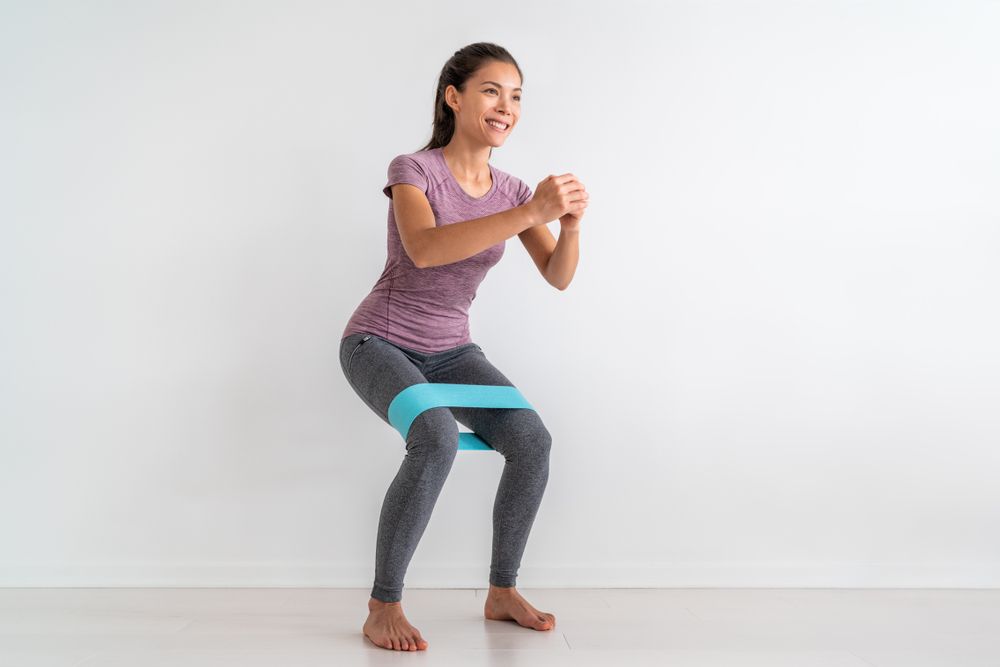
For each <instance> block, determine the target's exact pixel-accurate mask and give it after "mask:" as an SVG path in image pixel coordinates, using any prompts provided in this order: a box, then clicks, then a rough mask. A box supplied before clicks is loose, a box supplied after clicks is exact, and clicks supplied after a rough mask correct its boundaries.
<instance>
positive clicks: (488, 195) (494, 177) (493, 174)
mask: <svg viewBox="0 0 1000 667" xmlns="http://www.w3.org/2000/svg"><path fill="white" fill-rule="evenodd" d="M434 150H435V151H436V152H437V155H438V159H440V160H441V166H442V167H444V170H445V171H446V172H448V179H449V180H450V181H451V183H452V184H453V185H454V186H455V187H456V188H457V189H458V191H459V192H460V193H461V194H462V196H463V197H465V199H466V200H467V201H470V202H473V203H475V204H480V203H482V202H485V201H487V200H489V199H492V198H493V195H494V194H495V193H496V191H497V181H498V180H499V179H498V178H497V170H496V169H494V168H493V165H492V164H490V163H487V166H488V167H489V168H490V179H491V180H492V181H493V183H492V185H491V186H490V189H489V190H488V191H487V192H486V194H484V195H483V196H482V197H473V196H472V195H470V194H469V193H468V192H466V191H465V189H464V188H463V187H462V186H461V184H460V183H459V182H458V179H457V178H455V174H453V173H451V168H450V167H449V166H448V163H447V162H446V161H445V159H444V147H443V146H439V147H437V148H435V149H434Z"/></svg>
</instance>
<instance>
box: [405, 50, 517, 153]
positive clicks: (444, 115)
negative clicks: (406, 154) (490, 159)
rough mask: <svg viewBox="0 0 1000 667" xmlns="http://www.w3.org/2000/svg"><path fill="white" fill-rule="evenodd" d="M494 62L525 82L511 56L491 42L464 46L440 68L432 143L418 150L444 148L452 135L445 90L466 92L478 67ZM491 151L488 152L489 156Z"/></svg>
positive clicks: (451, 123) (452, 119) (452, 130)
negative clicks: (513, 70)
mask: <svg viewBox="0 0 1000 667" xmlns="http://www.w3.org/2000/svg"><path fill="white" fill-rule="evenodd" d="M493 60H497V61H499V62H502V63H509V64H511V65H513V66H514V67H516V68H517V74H518V76H520V77H521V81H524V74H523V73H522V72H521V67H520V66H519V65H518V64H517V61H516V60H514V56H512V55H510V52H509V51H507V49H505V48H503V47H502V46H499V45H497V44H493V43H491V42H476V43H475V44H469V45H468V46H463V47H462V48H461V49H459V50H458V51H455V55H453V56H452V57H451V58H449V59H448V62H446V63H445V64H444V67H442V68H441V76H440V77H438V84H437V96H436V97H435V99H434V131H433V133H432V134H431V140H430V141H428V142H427V144H426V145H425V146H424V147H423V148H421V149H420V150H422V151H426V150H430V149H432V148H441V147H442V146H447V145H448V142H449V141H451V137H452V135H454V134H455V112H454V111H452V110H451V107H450V106H448V104H447V103H446V102H445V99H444V91H445V89H446V88H447V87H448V86H455V88H457V89H458V90H459V91H461V92H465V83H466V81H468V80H469V77H471V76H472V75H473V74H474V73H475V72H476V71H477V70H478V69H479V68H480V67H482V66H483V65H486V64H487V63H489V62H490V61H493ZM492 154H493V149H492V148H491V149H490V155H492Z"/></svg>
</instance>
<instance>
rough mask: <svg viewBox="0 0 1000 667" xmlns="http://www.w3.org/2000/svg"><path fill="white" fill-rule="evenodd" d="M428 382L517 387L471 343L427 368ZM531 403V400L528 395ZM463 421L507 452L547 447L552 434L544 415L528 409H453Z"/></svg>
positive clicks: (503, 451) (456, 415)
mask: <svg viewBox="0 0 1000 667" xmlns="http://www.w3.org/2000/svg"><path fill="white" fill-rule="evenodd" d="M424 371H425V373H426V376H427V381H428V382H445V383H451V384H481V385H502V386H507V387H513V386H515V385H514V383H513V382H511V381H510V380H509V379H508V378H507V376H506V375H504V374H503V373H502V372H501V371H500V370H499V369H498V368H497V367H496V366H494V365H493V364H492V363H491V362H490V360H489V359H487V358H486V354H485V353H484V352H483V351H482V349H481V348H479V347H478V346H472V347H469V348H467V349H466V350H464V351H463V352H462V353H461V354H459V355H457V356H455V357H453V358H451V359H448V360H447V362H445V363H443V364H440V365H435V366H434V367H432V368H425V369H424ZM525 398H526V399H528V402H529V403H530V402H531V399H530V398H528V397H527V396H525ZM451 412H452V414H453V415H454V416H455V419H457V420H458V421H459V422H460V423H461V424H463V425H464V426H466V427H467V428H470V429H472V431H473V432H475V433H476V435H478V436H479V437H480V438H482V439H483V440H484V441H485V442H486V443H487V444H489V445H490V446H491V447H493V448H494V449H496V450H497V451H498V452H500V453H501V454H504V455H508V454H513V453H515V450H516V449H517V448H519V447H522V446H538V447H544V448H547V447H548V446H549V444H550V440H551V438H550V436H549V433H548V430H547V429H546V427H545V424H544V423H543V422H542V419H541V417H540V416H539V415H538V413H537V412H536V411H535V410H532V409H529V408H462V407H453V408H451Z"/></svg>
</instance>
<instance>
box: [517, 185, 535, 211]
mask: <svg viewBox="0 0 1000 667" xmlns="http://www.w3.org/2000/svg"><path fill="white" fill-rule="evenodd" d="M534 196H535V194H534V193H533V192H532V191H531V188H530V187H528V184H527V183H525V182H524V181H522V180H521V179H517V205H518V206H522V205H524V204H527V203H528V202H529V201H531V198H532V197H534Z"/></svg>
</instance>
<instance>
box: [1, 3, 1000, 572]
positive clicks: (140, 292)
mask: <svg viewBox="0 0 1000 667" xmlns="http://www.w3.org/2000/svg"><path fill="white" fill-rule="evenodd" d="M624 6H625V7H626V9H625V10H623V9H622V8H621V7H622V5H621V3H615V6H612V4H611V3H605V4H603V5H579V4H578V3H572V2H558V3H555V2H553V3H545V4H541V5H535V6H530V7H529V4H528V3H526V2H508V3H504V6H503V10H502V11H496V9H495V8H493V7H492V6H490V5H488V4H477V3H471V4H470V3H466V2H457V1H451V2H441V3H436V4H435V5H434V6H433V7H428V6H427V5H425V4H419V3H417V4H414V3H403V2H399V3H395V4H393V5H388V6H387V5H386V4H385V3H368V4H365V3H340V4H338V5H334V4H330V3H322V2H297V3H263V2H257V3H235V2H233V3H222V2H218V3H196V2H187V3H178V2H144V3H137V4H130V3H124V2H122V3H110V2H90V3H87V4H82V3H74V2H51V3H45V4H42V3H27V2H5V3H3V5H2V16H0V56H2V57H0V91H2V93H0V95H2V103H0V153H2V158H0V220H2V227H0V234H2V235H0V308H2V310H0V318H2V326H0V364H2V370H0V393H2V396H0V399H2V400H0V443H2V444H0V447H2V451H0V457H2V459H0V461H2V465H0V508H2V509H0V540H2V549H0V585H5V586H35V585H39V586H41V585H79V586H83V585H88V586H98V585H99V586H112V585H151V586H152V585H261V586H266V585H301V586H312V585H320V586H353V587H361V588H367V587H370V586H371V581H372V577H373V568H374V564H373V559H374V551H375V531H376V527H377V518H378V511H379V508H380V506H381V502H382V498H383V496H384V494H385V491H386V488H387V486H388V484H389V482H390V481H391V479H392V477H393V476H394V475H395V473H396V470H397V468H398V465H399V463H400V461H401V460H402V455H403V443H402V441H401V440H400V438H399V436H398V434H396V433H395V431H393V430H392V429H391V428H389V426H388V425H386V424H385V423H383V422H382V421H381V420H379V419H378V418H377V417H376V416H375V415H374V414H373V413H371V412H370V410H369V409H368V408H367V407H366V406H365V405H364V404H363V403H362V402H361V401H360V400H359V399H358V397H357V396H356V395H355V394H354V393H353V391H352V390H351V389H350V387H349V386H348V385H347V382H346V380H345V379H344V377H343V375H342V372H341V369H340V366H339V363H338V356H337V355H338V345H339V337H340V333H341V331H342V329H343V326H344V324H345V323H346V320H347V318H348V317H349V315H350V313H351V311H352V310H353V309H354V307H355V306H356V305H357V303H358V302H359V301H360V300H361V299H362V297H363V296H364V295H365V294H366V293H367V292H368V290H369V289H370V288H371V286H372V284H373V283H374V282H375V280H376V278H377V277H378V275H379V273H380V272H381V269H382V266H383V263H384V260H385V220H386V209H387V204H388V200H387V199H386V198H385V197H384V196H383V195H382V193H381V187H382V185H383V184H384V180H385V169H386V165H387V164H388V162H389V160H390V159H391V158H392V157H394V156H395V155H397V154H399V153H405V152H412V151H414V150H416V149H418V148H419V147H420V146H421V145H423V143H424V142H425V141H426V140H427V139H428V137H429V132H430V123H431V107H432V103H433V92H434V87H435V84H436V80H437V75H438V73H439V71H440V68H441V66H442V65H443V64H444V62H445V60H447V58H448V57H449V56H450V55H451V54H452V53H453V52H454V51H455V50H457V49H458V48H460V47H461V46H463V45H465V44H468V43H471V42H474V41H494V42H497V43H499V44H502V45H504V46H505V47H507V48H508V49H509V50H510V51H511V52H512V53H513V54H514V56H515V57H516V58H517V59H518V60H519V62H520V64H521V66H522V68H523V70H524V73H525V79H524V89H525V92H524V101H523V104H522V107H523V117H522V121H521V123H520V125H519V126H518V129H517V130H516V131H515V132H514V134H513V135H512V136H511V137H510V139H509V140H508V142H507V144H506V145H505V146H504V147H503V148H502V149H498V150H497V151H495V152H494V156H493V160H494V164H496V165H497V166H499V167H500V168H502V169H505V170H507V171H510V172H512V173H514V174H516V175H518V176H520V177H521V178H523V179H524V180H526V181H528V182H529V184H531V185H532V187H534V186H535V184H537V183H538V182H539V181H540V180H541V179H542V178H544V177H545V176H546V175H548V174H550V173H564V172H567V171H571V172H573V173H575V174H576V175H577V176H578V177H580V179H581V180H582V181H583V182H584V183H585V184H586V186H587V188H588V190H589V191H590V193H591V198H592V199H591V201H592V204H591V205H590V207H589V208H588V211H587V213H586V216H585V217H584V220H583V231H582V234H581V260H580V265H579V269H578V271H577V274H576V278H575V280H574V281H573V283H572V285H571V286H570V288H569V289H568V290H567V291H565V292H559V291H557V290H555V289H553V288H551V287H549V286H548V285H547V284H546V283H545V282H544V280H542V278H541V277H540V276H539V275H538V273H537V271H536V270H535V268H534V266H533V264H532V263H531V260H530V258H529V257H528V255H527V253H526V252H525V251H524V250H523V248H522V246H521V244H520V243H519V242H518V241H517V240H516V239H512V240H511V241H509V242H508V244H507V254H506V256H505V258H504V260H503V261H502V262H501V264H500V265H498V266H497V267H496V268H495V269H494V270H493V271H492V272H491V274H490V275H489V276H488V277H487V279H486V282H485V283H484V284H483V285H482V287H481V288H480V292H479V296H478V298H477V300H476V302H475V305H474V306H473V309H472V313H471V314H472V331H473V338H474V340H476V341H477V342H478V343H479V344H480V345H482V347H483V348H484V349H485V350H486V353H487V355H488V357H489V358H490V359H491V361H493V362H494V363H495V364H496V365H497V366H498V367H499V368H500V369H501V370H502V371H503V372H504V373H505V374H506V375H507V376H508V377H509V378H511V380H512V381H514V382H515V383H516V384H517V385H518V386H519V388H520V389H521V390H522V391H523V392H524V394H525V396H526V397H528V399H529V400H530V401H531V402H532V403H533V404H534V405H535V406H536V408H537V409H538V410H539V412H540V414H541V415H542V417H543V419H544V420H545V422H546V424H547V425H548V427H549V430H550V431H551V432H552V434H553V436H554V448H553V454H552V472H551V476H550V479H549V486H548V489H547V492H546V496H545V500H544V502H543V505H542V508H541V510H540V511H539V514H538V517H537V520H536V522H535V525H534V529H533V531H532V535H531V539H530V540H529V543H528V547H527V550H526V552H525V556H524V561H523V565H522V569H521V576H520V579H519V585H520V586H523V587H531V586H859V587H863V586H955V587H962V586H997V585H1000V531H998V530H997V528H998V525H1000V485H997V483H996V479H997V477H998V470H1000V449H998V447H997V444H998V442H1000V420H998V418H997V409H996V408H997V404H998V400H1000V353H998V348H997V345H996V341H997V340H998V339H1000V313H998V309H997V305H996V304H997V287H998V286H1000V268H998V265H997V262H996V259H997V253H998V245H1000V232H998V222H1000V202H998V198H997V196H996V192H997V183H998V182H1000V132H998V123H997V118H1000V92H998V91H1000V87H998V85H997V84H998V82H1000V46H998V42H997V40H996V36H997V34H1000V4H998V3H995V2H961V3H946V2H925V3H915V2H902V1H901V2H834V1H830V2H808V3H806V2H792V1H788V2H766V3H765V2H761V3H745V2H737V1H730V2H712V3H706V2H685V3H680V2H674V3H653V2H632V3H630V4H629V3H626V4H625V5H624ZM550 228H551V229H552V231H553V233H554V234H558V223H553V224H552V225H551V227H550ZM502 465H503V462H502V459H501V458H500V457H499V456H497V455H495V454H491V453H489V452H478V453H477V452H463V453H461V454H460V456H459V459H458V460H457V461H456V464H455V466H454V468H453V469H452V472H451V477H450V478H449V480H448V483H447V484H446V486H445V489H444V491H443V493H442V495H441V497H440V499H439V501H438V504H437V507H436V509H435V513H434V516H433V517H432V519H431V522H430V525H429V526H428V529H427V532H426V533H425V535H424V538H423V541H422V542H421V544H420V546H419V548H418V549H417V552H416V554H415V556H414V559H413V561H412V564H411V567H410V570H409V573H408V577H407V582H406V585H407V587H409V588H417V587H421V586H455V587H460V586H478V587H485V586H486V584H487V575H488V569H489V557H490V554H489V547H490V539H491V538H490V536H491V533H490V529H491V521H490V511H491V507H492V503H493V496H494V493H495V489H496V484H497V482H498V480H499V476H500V471H501V467H502Z"/></svg>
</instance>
